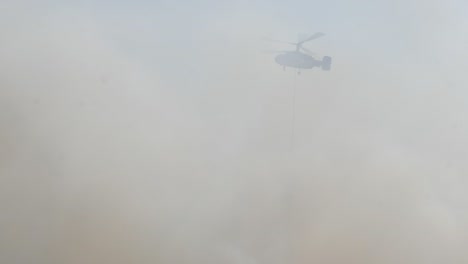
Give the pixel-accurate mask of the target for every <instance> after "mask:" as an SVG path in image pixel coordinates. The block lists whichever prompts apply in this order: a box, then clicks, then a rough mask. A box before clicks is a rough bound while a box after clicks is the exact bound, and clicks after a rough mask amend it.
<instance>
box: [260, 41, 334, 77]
mask: <svg viewBox="0 0 468 264" xmlns="http://www.w3.org/2000/svg"><path fill="white" fill-rule="evenodd" d="M324 35H325V34H323V33H320V32H319V33H315V34H313V35H312V36H310V37H308V38H306V39H304V40H302V41H299V42H285V41H279V40H273V39H268V40H269V41H274V42H280V43H286V44H291V45H295V46H296V50H292V51H277V52H280V53H282V54H279V55H277V56H276V57H275V61H276V63H278V64H279V65H281V66H283V70H286V67H291V68H295V69H297V73H298V74H300V73H301V72H300V70H301V69H312V68H314V67H320V68H322V70H324V71H329V70H330V69H331V62H332V58H331V57H329V56H324V57H323V58H322V60H318V59H315V58H314V57H313V53H312V52H311V51H309V50H308V49H306V48H304V47H303V46H302V45H303V44H304V43H306V42H308V41H311V40H314V39H317V38H320V37H322V36H324Z"/></svg>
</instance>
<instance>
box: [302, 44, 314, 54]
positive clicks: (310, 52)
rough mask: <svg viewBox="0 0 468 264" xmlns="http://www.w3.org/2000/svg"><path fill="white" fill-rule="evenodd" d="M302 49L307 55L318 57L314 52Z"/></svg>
mask: <svg viewBox="0 0 468 264" xmlns="http://www.w3.org/2000/svg"><path fill="white" fill-rule="evenodd" d="M301 49H302V50H303V51H305V52H306V53H308V54H310V55H316V54H315V53H314V52H312V51H310V50H309V49H306V48H304V47H302V46H301Z"/></svg>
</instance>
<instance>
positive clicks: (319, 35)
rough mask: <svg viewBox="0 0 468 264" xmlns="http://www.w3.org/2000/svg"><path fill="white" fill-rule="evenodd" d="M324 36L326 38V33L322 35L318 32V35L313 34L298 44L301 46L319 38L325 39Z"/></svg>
mask: <svg viewBox="0 0 468 264" xmlns="http://www.w3.org/2000/svg"><path fill="white" fill-rule="evenodd" d="M323 36H325V34H324V33H322V32H317V33H315V34H313V35H312V36H310V37H308V38H306V39H304V40H303V41H301V42H299V43H297V44H299V45H301V44H303V43H304V42H307V41H311V40H314V39H317V38H320V37H323Z"/></svg>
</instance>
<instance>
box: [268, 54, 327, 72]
mask: <svg viewBox="0 0 468 264" xmlns="http://www.w3.org/2000/svg"><path fill="white" fill-rule="evenodd" d="M275 61H276V63H278V64H279V65H281V66H283V67H292V68H297V69H312V68H313V67H320V66H321V65H322V61H319V60H316V59H314V58H313V57H312V56H310V55H307V54H305V53H302V52H299V51H291V52H286V53H283V54H279V55H277V56H276V57H275Z"/></svg>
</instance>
